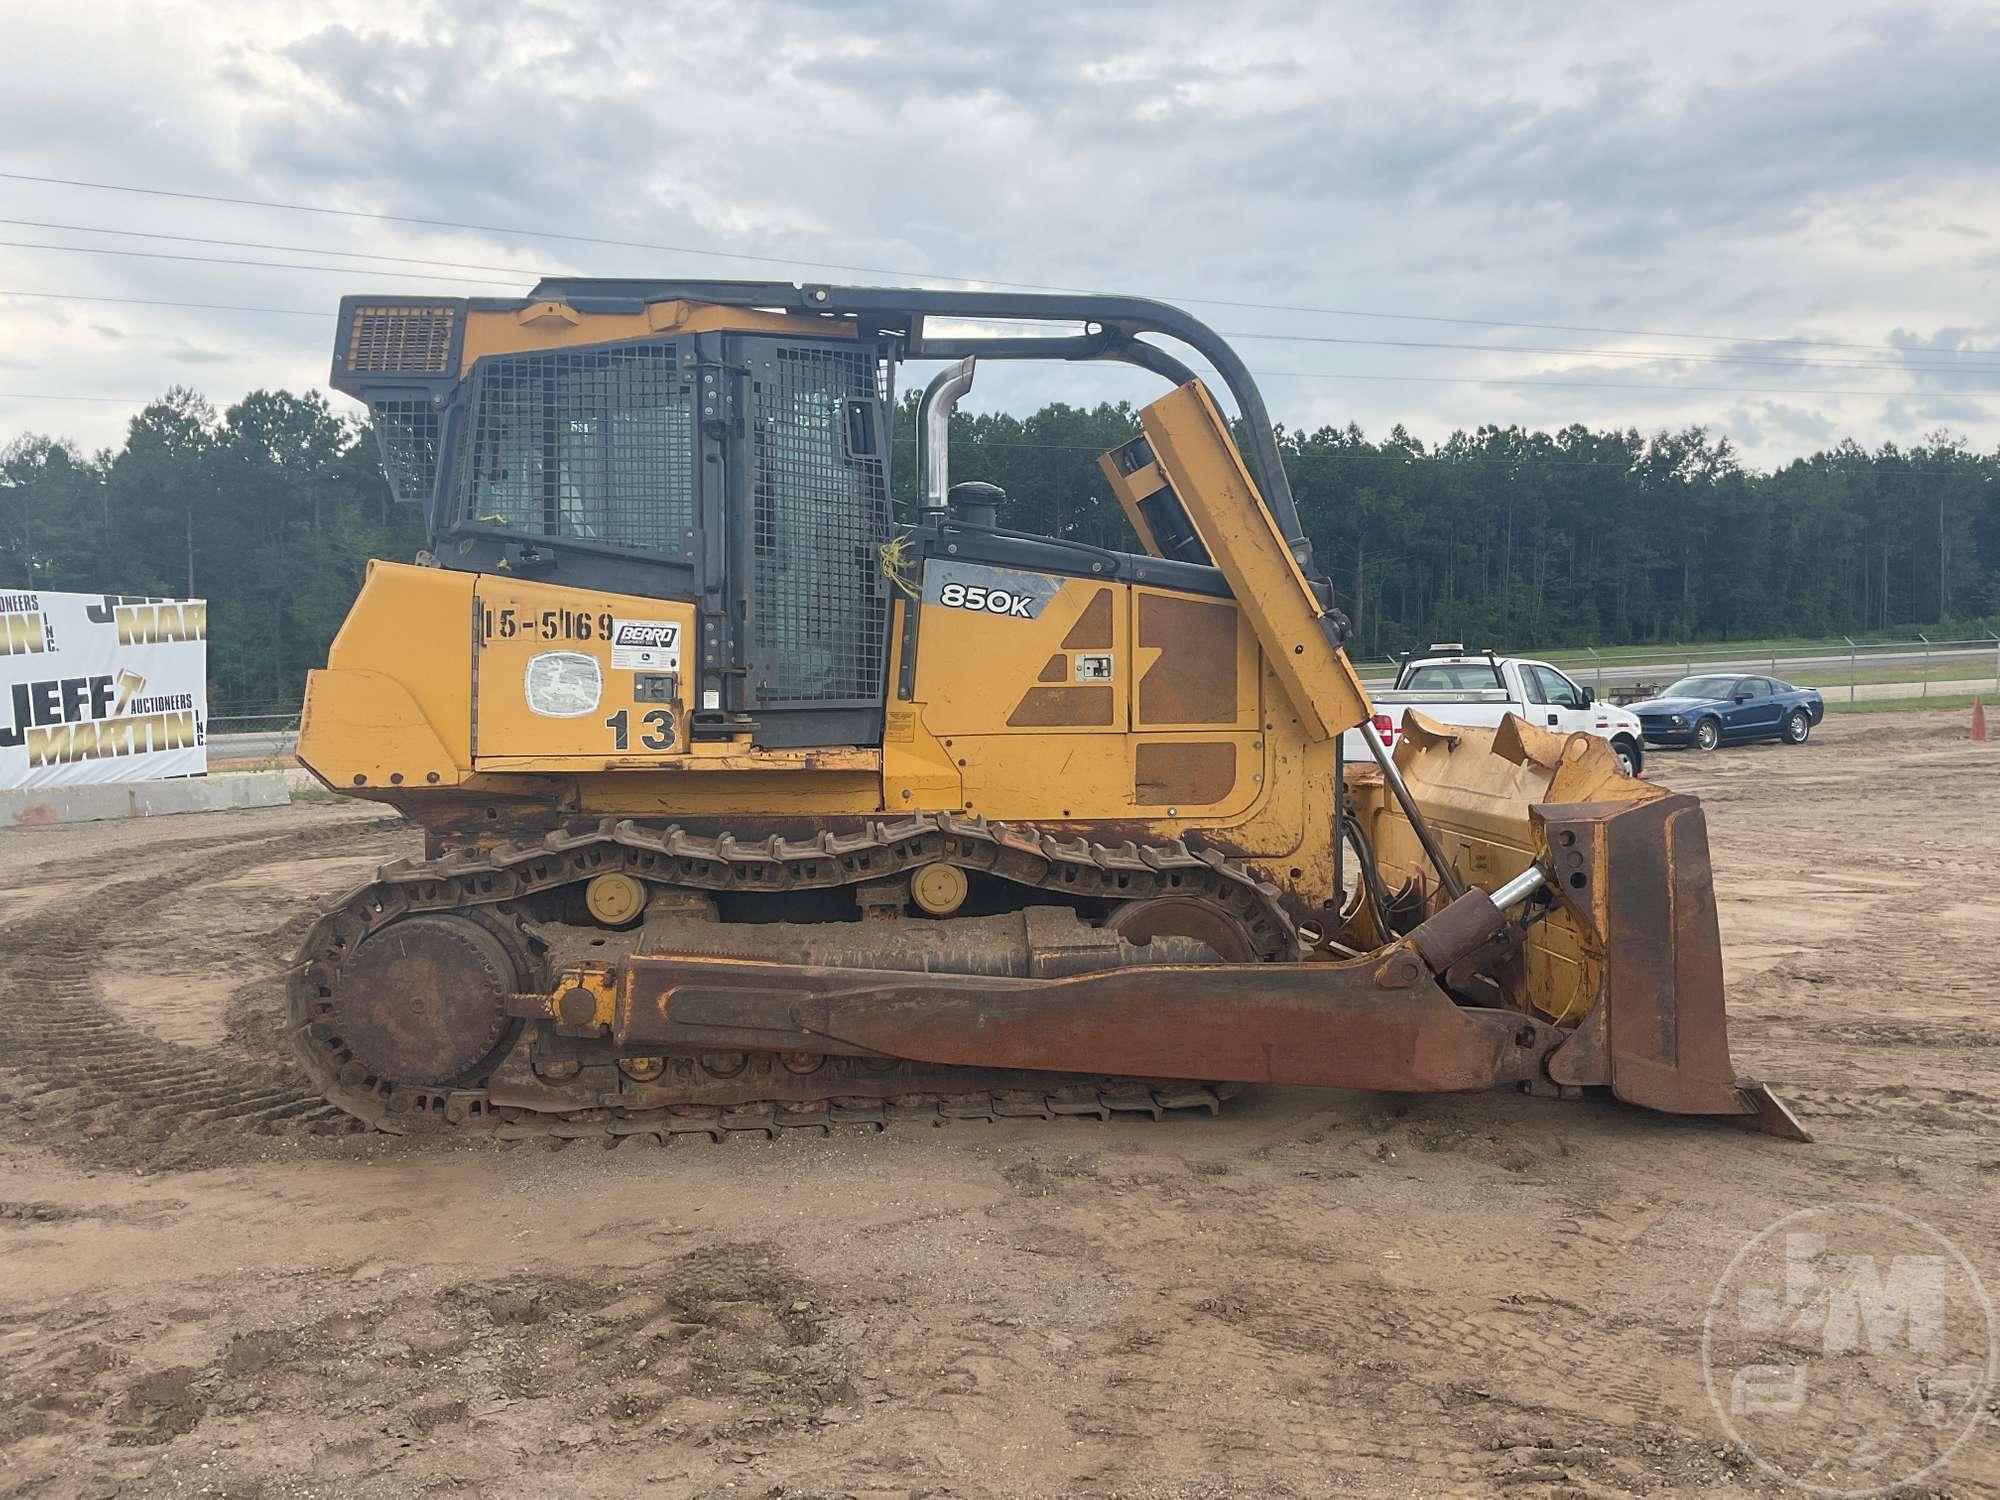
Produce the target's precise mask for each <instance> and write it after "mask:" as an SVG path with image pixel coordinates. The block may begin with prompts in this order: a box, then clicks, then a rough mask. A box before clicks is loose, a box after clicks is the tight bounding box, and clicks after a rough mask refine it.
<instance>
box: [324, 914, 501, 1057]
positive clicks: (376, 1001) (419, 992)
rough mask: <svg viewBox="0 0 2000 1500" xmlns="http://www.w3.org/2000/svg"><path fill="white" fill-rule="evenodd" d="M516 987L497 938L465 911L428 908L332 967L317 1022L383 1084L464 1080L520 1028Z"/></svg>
mask: <svg viewBox="0 0 2000 1500" xmlns="http://www.w3.org/2000/svg"><path fill="white" fill-rule="evenodd" d="M522 988H524V986H523V984H522V983H521V980H520V976H519V975H518V974H517V972H516V970H515V965H514V960H513V958H512V956H511V955H510V954H509V953H508V951H507V945H506V944H505V943H503V942H502V941H501V940H500V938H499V936H498V935H497V934H495V933H494V932H492V931H491V930H489V929H488V928H486V927H485V926H483V925H481V924H480V923H479V922H478V921H476V920H474V919H473V918H471V917H466V916H458V915H454V914H451V913H446V912H430V913H424V914H422V915H419V916H412V917H403V918H401V919H400V920H398V921H395V922H391V923H390V924H389V925H388V926H386V927H384V928H382V929H381V930H380V931H378V932H374V933H371V934H369V936H368V937H367V938H366V939H364V940H363V941H362V943H361V946H360V947H358V948H357V949H355V952H354V956H353V957H352V958H351V959H349V960H348V961H347V963H345V964H344V965H342V967H341V972H340V983H339V988H338V989H337V991H336V992H335V995H334V1003H333V1010H332V1013H331V1015H329V1016H328V1017H327V1021H328V1023H329V1024H330V1026H331V1027H332V1028H333V1029H334V1031H335V1034H336V1035H338V1037H339V1039H340V1042H341V1045H342V1046H343V1047H344V1048H345V1049H346V1051H348V1052H349V1053H351V1054H352V1055H353V1058H354V1060H355V1061H356V1062H358V1063H360V1064H361V1065H362V1067H364V1068H365V1069H367V1071H368V1074H369V1075H370V1076H371V1077H373V1078H377V1079H381V1080H383V1081H385V1082H388V1083H392V1084H401V1085H406V1086H415V1087H419V1088H450V1087H454V1086H458V1085H463V1084H468V1083H473V1082H476V1081H478V1080H479V1079H481V1078H483V1077H485V1076H486V1074H487V1073H488V1072H489V1071H490V1070H491V1069H492V1068H493V1067H494V1066H495V1065H496V1064H497V1063H498V1062H499V1060H500V1059H501V1058H502V1057H503V1056H505V1055H506V1052H507V1050H508V1048H510V1047H511V1046H513V1044H514V1039H515V1037H516V1036H517V1035H518V1034H519V1032H520V1023H519V1022H518V1021H517V1020H515V1019H514V1018H512V1017H510V1016H509V1015H508V1014H507V1001H508V997H509V996H510V995H512V994H513V993H514V992H515V991H516V990H519V989H522Z"/></svg>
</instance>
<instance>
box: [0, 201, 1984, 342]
mask: <svg viewBox="0 0 2000 1500" xmlns="http://www.w3.org/2000/svg"><path fill="white" fill-rule="evenodd" d="M0 224H12V225H15V226H16V227H19V228H26V229H48V230H55V231H59V232H62V233H69V234H111V235H119V236H122V237H124V238H127V239H147V240H169V241H173V242H175V243H179V244H190V245H212V246H218V247H227V248H231V249H238V250H271V251H277V252H280V253H283V254H288V255H325V256H337V257H340V258H343V259H347V260H375V261H388V262H391V263H393V264H397V265H409V266H435V267H443V268H446V269H450V270H458V271H499V272H503V273H507V274H511V275H516V276H521V277H541V276H544V275H547V274H548V272H547V271H546V270H545V269H537V268H533V267H528V266H495V265H487V264H484V263H482V262H478V261H457V260H431V259H425V258H422V257H419V256H410V255H385V254H377V253H375V252H372V251H363V250H328V249H324V248H321V247H318V246H313V245H284V244H272V243H270V242H268V241H263V240H231V239H215V238H210V237H207V236H203V235H188V234H164V233H157V232H154V231H151V230H143V229H108V228H103V227H101V226H98V225H94V224H56V223H50V222H47V221H45V220H40V219H7V218H0ZM4 243H15V242H4ZM34 248H37V249H45V250H75V251H81V252H83V253H85V254H89V253H92V251H93V250H94V249H95V247H92V246H84V245H73V246H62V245H42V246H36V247H34ZM133 253H139V252H133ZM221 263H222V264H238V262H234V261H225V262H221ZM258 264H262V265H264V266H267V267H269V268H271V269H285V268H283V267H279V266H277V265H276V263H274V262H260V263H258ZM292 269H298V270H307V271H322V272H323V271H326V270H329V269H333V268H331V267H326V266H298V267H294V268H292ZM367 269H369V270H370V271H371V272H372V271H373V268H372V267H371V268H367ZM383 274H388V273H383ZM437 279H439V280H458V279H460V278H456V277H439V278H437ZM475 284H479V285H499V284H500V283H485V282H479V283H475ZM247 310H248V309H245V311H247ZM952 321H963V322H977V323H1012V324H1023V323H1030V322H1033V321H1034V320H1031V319H1023V318H990V317H989V318H965V319H954V320H952ZM1222 337H1224V338H1228V339H1243V340H1263V341H1267V342H1280V343H1298V344H1336V345H1346V346H1359V347H1374V348H1385V349H1444V350H1452V351H1455V352H1464V353H1473V354H1555V355H1570V356H1586V355H1587V356H1590V357H1593V358H1610V359H1643V360H1655V361H1660V360H1665V361H1676V362H1687V361H1700V362H1702V363H1706V364H1742V365H1773V366H1798V367H1801V368H1811V369H1828V370H1897V371H1911V370H1914V371H1921V372H1926V373H1931V374H1942V375H1962V374H2000V364H1991V365H1926V364H1917V363H1914V362H1912V361H1910V360H1899V361H1886V360H1819V359H1805V358H1797V357H1791V356H1785V355H1750V354H1703V353H1686V354H1676V353H1674V352H1672V351H1670V350H1663V349H1596V348H1588V347H1577V346H1575V345H1555V344H1468V343H1446V342H1434V341H1428V340H1419V339H1379V338H1355V337H1341V336H1336V335H1331V334H1310V333H1253V332H1249V331H1229V330H1223V331H1222ZM1928 352H1933V353H1964V354H1977V353H1990V352H1993V351H1985V350H1971V349H1967V350H1937V351H1928Z"/></svg>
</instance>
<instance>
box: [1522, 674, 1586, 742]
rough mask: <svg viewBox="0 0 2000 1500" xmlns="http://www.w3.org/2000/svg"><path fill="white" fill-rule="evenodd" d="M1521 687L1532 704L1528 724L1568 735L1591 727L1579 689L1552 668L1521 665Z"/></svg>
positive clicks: (1581, 691) (1581, 692)
mask: <svg viewBox="0 0 2000 1500" xmlns="http://www.w3.org/2000/svg"><path fill="white" fill-rule="evenodd" d="M1521 679H1522V685H1523V686H1524V687H1526V688H1527V689H1528V696H1529V700H1530V701H1531V702H1532V703H1534V705H1535V709H1534V714H1535V717H1534V718H1533V719H1532V720H1530V722H1531V723H1534V724H1536V725H1538V726H1539V727H1541V728H1544V729H1553V730H1554V731H1555V732H1556V733H1557V734H1570V733H1573V732H1574V731H1576V730H1579V729H1589V728H1590V727H1591V722H1592V715H1591V711H1590V709H1589V707H1588V706H1587V705H1586V704H1585V703H1584V701H1583V690H1582V689H1581V688H1579V687H1578V686H1577V685H1576V684H1575V683H1573V682H1571V681H1570V680H1569V679H1568V678H1567V677H1565V676H1563V674H1562V673H1560V672H1558V671H1557V670H1556V669H1555V668H1554V667H1550V666H1544V665H1543V664H1542V663H1540V662H1524V663H1522V665H1521Z"/></svg>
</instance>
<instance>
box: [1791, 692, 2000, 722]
mask: <svg viewBox="0 0 2000 1500" xmlns="http://www.w3.org/2000/svg"><path fill="white" fill-rule="evenodd" d="M1974 698H1977V699H1979V701H1980V702H1982V703H1984V704H1985V705H1986V706H1987V707H1988V708H1990V709H1993V710H1994V712H1995V713H1996V714H2000V693H1995V692H1992V691H1987V692H1984V693H1933V694H1932V695H1931V696H1930V697H1928V698H1863V699H1862V700H1861V701H1860V702H1859V703H1849V702H1848V701H1847V700H1846V699H1845V698H1841V699H1838V700H1836V699H1833V698H1828V699H1827V700H1826V711H1827V712H1828V713H1830V714H1892V713H1909V712H1910V711H1911V710H1913V709H1923V708H1958V709H1970V708H1971V707H1972V700H1973V699H1974ZM1989 717H1990V716H1989Z"/></svg>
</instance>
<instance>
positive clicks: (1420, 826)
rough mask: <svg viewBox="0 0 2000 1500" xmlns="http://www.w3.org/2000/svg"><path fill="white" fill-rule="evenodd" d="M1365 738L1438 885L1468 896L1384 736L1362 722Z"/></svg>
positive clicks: (1450, 893)
mask: <svg viewBox="0 0 2000 1500" xmlns="http://www.w3.org/2000/svg"><path fill="white" fill-rule="evenodd" d="M1361 738H1362V739H1364V740H1366V741H1367V742H1368V749H1369V751H1370V752H1371V753H1372V754H1373V755H1374V757H1375V764H1376V765H1378V766H1380V767H1381V768H1382V779H1383V780H1384V781H1386V782H1388V783H1389V790H1390V791H1392V792H1394V793H1395V794H1396V802H1397V805H1398V806H1400V807H1401V808H1402V809H1403V816H1404V817H1406V818H1408V819H1409V820H1410V827H1411V829H1412V830H1413V831H1414V832H1415V833H1416V835H1417V841H1418V842H1419V843H1421V844H1422V845H1423V846H1424V853H1426V854H1428V855H1429V856H1430V857H1431V868H1433V869H1434V870H1436V871H1437V873H1438V882H1439V883H1440V884H1441V885H1443V886H1444V890H1445V894H1446V895H1447V896H1449V897H1450V898H1451V899H1452V900H1454V901H1456V900H1457V899H1458V898H1459V897H1460V896H1463V895H1464V894H1465V882H1464V881H1462V880H1460V879H1459V878H1458V874H1457V872H1456V871H1454V870H1453V869H1452V867H1451V861H1450V860H1448V859H1446V858H1445V857H1444V850H1442V849H1440V848H1439V847H1438V841H1437V839H1436V837H1435V836H1434V835H1433V834H1432V833H1431V830H1430V825H1429V824H1428V823H1426V822H1425V821H1424V815H1423V813H1422V812H1420V811H1419V810H1418V808H1417V799H1416V798H1415V797H1413V796H1411V795H1410V788H1409V786H1408V785H1407V784H1406V783H1405V782H1404V780H1403V773H1402V772H1401V771H1399V770H1397V769H1396V762H1395V761H1394V760H1392V759H1391V758H1390V756H1389V747H1388V746H1387V745H1385V744H1383V743H1382V736H1381V735H1379V734H1377V733H1376V732H1375V725H1374V724H1373V723H1372V722H1370V721H1369V720H1366V719H1364V720H1362V722H1361Z"/></svg>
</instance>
